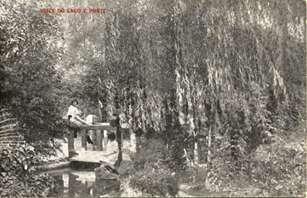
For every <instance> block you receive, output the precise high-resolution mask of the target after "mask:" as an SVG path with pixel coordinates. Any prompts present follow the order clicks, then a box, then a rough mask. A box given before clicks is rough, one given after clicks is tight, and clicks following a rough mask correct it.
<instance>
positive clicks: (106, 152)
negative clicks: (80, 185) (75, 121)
mask: <svg viewBox="0 0 307 198" xmlns="http://www.w3.org/2000/svg"><path fill="white" fill-rule="evenodd" d="M79 128H80V131H81V132H80V134H78V135H80V137H77V138H74V137H73V132H72V131H70V135H69V137H68V146H67V147H68V148H67V149H68V150H67V151H68V152H67V153H68V154H69V151H71V149H73V150H75V151H76V152H77V153H78V155H75V156H69V160H70V161H71V162H72V164H91V163H92V164H98V163H99V161H104V162H107V163H109V164H114V163H115V162H116V160H117V159H118V158H120V159H121V160H129V155H128V154H127V153H125V152H123V153H122V156H119V155H121V154H120V153H119V150H121V149H122V148H123V149H125V150H127V149H128V150H131V148H132V147H131V144H130V142H129V143H127V144H123V135H122V134H123V133H122V132H129V133H130V131H129V128H128V127H119V128H118V129H117V128H116V127H112V126H111V125H110V123H107V122H105V123H95V124H93V125H83V126H80V127H79ZM116 130H121V133H119V135H120V137H117V138H120V140H119V141H114V142H109V144H108V147H107V148H104V146H105V145H104V144H103V142H104V135H103V133H104V131H109V132H113V133H116ZM89 131H91V140H92V141H93V144H92V145H91V144H88V143H87V139H86V138H87V135H89ZM116 134H117V135H118V133H116ZM130 134H131V133H130ZM74 139H75V140H76V141H75V140H74Z"/></svg>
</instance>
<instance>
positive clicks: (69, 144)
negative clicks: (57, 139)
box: [67, 128, 75, 157]
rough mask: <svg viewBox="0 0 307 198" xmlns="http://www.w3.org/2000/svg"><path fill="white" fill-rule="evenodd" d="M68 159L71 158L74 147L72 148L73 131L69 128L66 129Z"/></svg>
mask: <svg viewBox="0 0 307 198" xmlns="http://www.w3.org/2000/svg"><path fill="white" fill-rule="evenodd" d="M67 139H68V157H72V156H71V152H75V146H74V130H72V129H71V128H70V129H68V138H67Z"/></svg>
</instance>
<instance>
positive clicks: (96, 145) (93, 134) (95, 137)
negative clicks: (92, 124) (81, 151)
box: [91, 130, 98, 151]
mask: <svg viewBox="0 0 307 198" xmlns="http://www.w3.org/2000/svg"><path fill="white" fill-rule="evenodd" d="M97 131H98V130H92V137H91V138H92V141H93V143H94V144H93V151H97V147H98V141H97V133H98V132H97Z"/></svg>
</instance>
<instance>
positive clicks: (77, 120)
mask: <svg viewBox="0 0 307 198" xmlns="http://www.w3.org/2000/svg"><path fill="white" fill-rule="evenodd" d="M81 114H82V112H81V110H79V109H78V101H77V100H76V99H74V100H73V101H72V102H71V105H70V106H69V108H68V112H67V119H68V121H69V127H70V128H71V132H70V135H69V138H68V150H69V156H73V155H78V153H76V152H75V149H74V138H76V137H77V133H78V131H79V130H80V128H79V127H80V126H84V125H88V124H87V123H86V121H84V120H83V119H82V118H81Z"/></svg>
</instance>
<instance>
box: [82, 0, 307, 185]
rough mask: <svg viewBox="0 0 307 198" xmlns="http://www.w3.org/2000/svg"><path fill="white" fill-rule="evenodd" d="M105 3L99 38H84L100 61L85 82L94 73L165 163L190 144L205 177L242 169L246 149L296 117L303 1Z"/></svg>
mask: <svg viewBox="0 0 307 198" xmlns="http://www.w3.org/2000/svg"><path fill="white" fill-rule="evenodd" d="M105 5H106V7H108V8H110V10H112V11H110V12H107V13H106V14H105V15H104V17H105V18H104V29H102V31H103V32H101V33H100V34H99V32H97V35H102V37H103V39H97V40H95V41H93V43H94V42H98V43H99V42H101V43H103V44H104V45H102V46H101V49H100V51H101V52H102V55H99V56H98V55H96V56H98V57H100V58H101V57H103V58H102V59H99V61H97V64H92V65H89V67H90V68H91V69H92V72H89V73H88V74H87V76H85V79H93V74H95V79H97V81H96V83H94V86H95V90H97V93H98V95H99V97H98V98H104V103H105V105H104V106H107V105H108V104H111V106H113V107H114V106H116V105H118V106H120V108H121V110H122V111H123V112H124V113H125V115H126V117H127V119H128V120H130V123H131V128H132V129H133V131H138V132H140V131H141V132H143V133H145V134H146V133H147V132H148V131H154V132H155V133H156V134H158V135H159V136H161V137H163V139H164V140H165V145H167V147H168V149H169V151H170V156H171V159H172V161H173V162H175V163H174V164H173V165H172V167H173V168H175V169H177V168H182V167H184V166H185V159H186V157H188V158H189V159H190V160H192V161H193V160H194V159H196V158H195V157H196V156H194V154H195V153H196V152H194V150H195V149H196V148H195V147H194V146H195V143H197V144H196V145H197V150H198V152H197V159H198V162H199V163H203V162H207V163H208V177H207V181H208V182H210V181H212V180H214V178H217V176H216V175H218V174H220V175H223V174H224V173H225V174H226V173H227V172H230V174H229V175H232V174H236V173H239V172H242V171H243V172H244V171H245V172H246V171H247V172H248V171H251V170H248V168H246V165H245V164H246V163H247V162H248V161H249V160H250V159H248V158H246V156H250V154H251V153H253V152H254V151H255V150H256V149H257V148H258V147H259V145H261V144H264V143H265V142H266V141H268V137H269V136H270V135H271V134H276V133H277V134H278V133H281V132H280V131H282V130H279V129H287V128H291V127H293V126H296V125H297V124H298V123H299V122H300V121H301V120H303V118H304V114H303V112H304V111H303V109H304V102H305V99H304V89H305V82H304V75H303V74H304V73H305V71H304V54H305V48H304V21H305V2H304V1H294V0H293V1H291V0H290V1H285V0H282V1H277V0H271V1H260V0H259V1H254V0H247V1H232V0H228V1H222V0H214V1H213V0H203V1H194V0H169V1H152V0H143V1H137V0H135V1H120V2H117V1H108V2H107V3H106V4H105ZM99 27H100V26H99ZM97 35H96V36H97ZM102 40H103V41H102ZM93 57H95V55H93ZM93 57H91V58H93ZM94 59H95V58H94ZM96 60H98V58H96ZM91 85H92V84H91ZM96 88H97V89H96ZM92 100H93V101H95V102H97V97H93V98H92ZM101 100H102V99H101ZM138 134H141V133H138ZM185 150H186V151H187V153H188V155H186V154H184V153H185V152H184V151H185ZM221 164H222V165H221ZM247 164H248V163H247ZM221 167H223V168H222V169H223V170H227V171H224V173H223V174H222V172H219V170H220V168H221ZM246 169H247V170H246ZM217 170H218V171H217ZM222 177H223V176H222ZM225 177H226V176H225ZM231 177H232V176H230V178H231ZM211 183H214V182H211Z"/></svg>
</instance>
